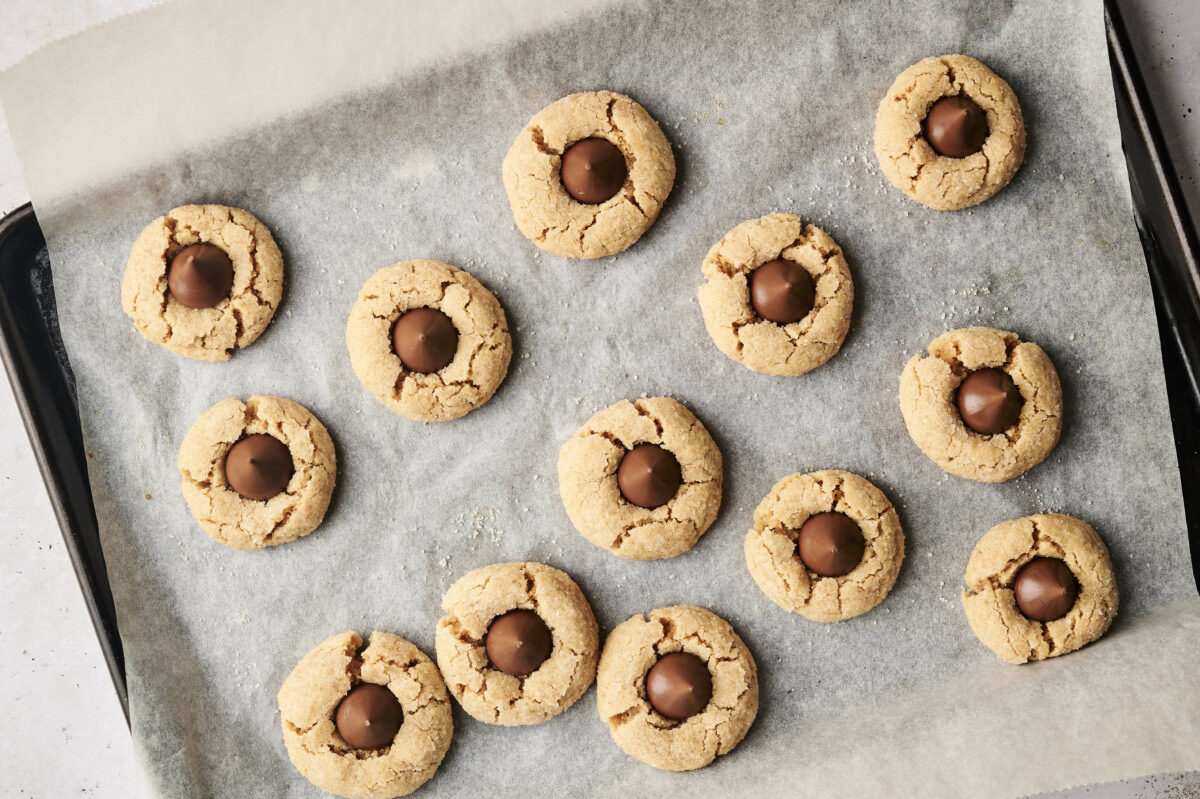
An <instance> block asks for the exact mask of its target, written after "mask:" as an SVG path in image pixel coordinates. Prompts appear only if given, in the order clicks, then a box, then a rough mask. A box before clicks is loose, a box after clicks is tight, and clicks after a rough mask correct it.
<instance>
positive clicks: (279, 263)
mask: <svg viewBox="0 0 1200 799" xmlns="http://www.w3.org/2000/svg"><path fill="white" fill-rule="evenodd" d="M282 296H283V255H282V254H281V253H280V252H279V247H278V246H277V245H276V244H275V239H273V238H272V237H271V232H270V231H269V230H267V228H266V226H265V225H263V223H261V222H259V221H258V220H257V219H255V218H254V216H252V215H251V214H249V213H247V212H246V211H242V210H240V209H238V208H228V207H226V206H224V205H184V206H181V207H179V208H173V209H171V211H169V212H168V213H167V214H166V216H160V217H159V218H158V219H155V220H154V221H153V222H151V223H150V224H149V225H147V226H146V229H145V230H143V231H142V232H141V235H139V236H138V237H137V241H135V242H134V244H133V250H132V252H130V254H129V261H128V263H127V264H126V266H125V277H124V278H123V279H122V281H121V306H122V307H123V308H124V309H125V313H126V314H128V315H129V317H130V318H131V319H133V324H134V326H135V327H136V328H137V330H138V332H139V333H141V334H142V335H143V336H145V337H146V338H147V339H149V340H150V341H153V342H154V343H155V344H158V345H160V346H162V347H165V348H166V349H168V350H170V351H171V352H174V353H176V354H177V355H183V356H186V357H188V358H195V359H197V360H201V361H225V360H228V359H229V357H230V355H232V354H233V351H234V350H235V349H237V348H239V347H245V346H247V345H249V344H251V343H252V342H253V341H254V340H255V339H257V338H258V337H259V336H260V335H262V332H263V331H264V330H266V328H267V325H268V324H269V323H270V321H271V318H272V317H273V316H274V315H275V309H276V308H277V307H278V306H279V300H280V299H281V298H282Z"/></svg>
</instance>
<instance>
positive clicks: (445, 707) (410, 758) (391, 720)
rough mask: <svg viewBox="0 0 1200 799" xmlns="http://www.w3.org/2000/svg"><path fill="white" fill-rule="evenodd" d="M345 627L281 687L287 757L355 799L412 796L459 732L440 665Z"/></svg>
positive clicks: (391, 638)
mask: <svg viewBox="0 0 1200 799" xmlns="http://www.w3.org/2000/svg"><path fill="white" fill-rule="evenodd" d="M362 644H363V641H362V638H360V637H359V635H358V633H355V632H344V633H341V634H340V635H335V636H333V637H332V638H330V639H328V640H326V641H323V642H322V643H320V644H318V645H317V646H316V648H314V649H313V650H312V651H311V652H309V653H308V654H307V655H305V656H304V657H303V658H302V659H301V660H300V662H299V663H297V664H296V668H295V669H293V670H292V673H291V674H290V675H288V678H287V680H285V681H284V683H283V687H282V688H280V689H279V696H278V701H279V714H280V720H281V723H282V727H283V741H284V743H285V744H286V745H287V751H288V757H290V758H291V760H292V763H293V764H294V765H295V766H296V768H297V769H298V770H299V771H300V773H301V774H303V775H304V776H305V777H307V778H308V781H309V782H311V783H312V784H313V785H315V786H317V787H318V788H320V789H321V790H323V791H328V792H329V793H332V794H336V795H338V796H345V797H349V798H350V799H390V797H396V796H407V795H408V794H410V793H412V792H413V791H415V790H416V789H417V788H419V787H421V786H422V785H424V784H425V782H427V781H428V780H429V778H430V777H432V776H433V774H434V772H436V771H437V769H438V766H439V765H440V764H441V762H442V758H443V757H445V756H446V750H447V749H449V748H450V738H451V736H452V735H453V734H454V719H453V717H452V715H451V712H450V697H449V696H448V695H447V694H446V685H445V683H443V682H442V676H441V675H440V674H439V673H438V670H437V666H435V665H433V662H432V661H431V660H430V659H429V658H428V657H426V655H425V653H424V652H422V651H421V650H420V649H417V647H415V646H414V645H413V644H411V643H409V642H408V641H406V640H404V639H403V638H400V637H399V636H396V635H391V634H389V633H380V632H375V633H371V639H370V643H369V644H368V645H367V647H366V648H365V649H364V648H363V646H362Z"/></svg>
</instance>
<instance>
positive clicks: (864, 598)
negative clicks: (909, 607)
mask: <svg viewBox="0 0 1200 799" xmlns="http://www.w3.org/2000/svg"><path fill="white" fill-rule="evenodd" d="M745 552H746V566H747V567H748V568H749V569H750V576H752V577H753V578H754V582H756V583H758V587H759V588H761V589H762V591H763V593H764V594H766V595H767V596H768V597H770V599H771V601H772V602H774V603H775V604H776V605H779V607H781V608H783V609H784V610H790V611H791V612H793V613H799V614H800V615H801V616H804V617H805V618H809V619H812V620H813V621H841V620H843V619H849V618H853V617H854V616H858V615H859V614H862V613H866V612H867V611H868V610H870V609H871V608H873V607H875V606H876V605H878V604H879V603H880V602H882V601H883V598H884V597H885V596H887V594H888V592H889V591H891V590H892V586H893V585H895V583H896V576H897V575H898V574H899V573H900V564H901V563H903V561H904V532H903V531H902V530H901V528H900V518H899V517H898V516H897V515H896V510H895V508H893V507H892V503H891V502H889V501H888V498H887V497H886V496H884V494H883V492H882V491H880V490H879V489H878V488H876V487H875V486H874V485H872V484H871V483H870V482H869V481H868V480H867V479H866V478H863V477H860V476H858V475H857V474H852V473H851V472H843V471H839V470H836V469H829V470H825V471H820V472H812V473H810V474H792V475H788V476H787V477H785V478H783V479H782V480H780V481H779V482H778V483H776V484H775V486H774V487H773V488H772V489H771V493H769V494H767V496H766V497H764V498H763V501H762V502H761V503H759V506H758V508H757V509H755V511H754V528H753V529H752V530H750V532H748V533H747V534H746V542H745Z"/></svg>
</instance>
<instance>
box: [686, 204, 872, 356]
mask: <svg viewBox="0 0 1200 799" xmlns="http://www.w3.org/2000/svg"><path fill="white" fill-rule="evenodd" d="M780 261H782V262H783V263H782V264H780V263H779V262H780ZM777 265H779V266H782V267H784V268H785V269H790V270H791V271H792V272H794V273H795V274H794V275H792V276H790V277H789V276H788V275H787V273H786V272H785V273H784V276H783V277H780V276H779V275H767V274H766V273H765V271H764V270H770V269H772V268H773V267H775V266H777ZM703 269H704V276H705V277H706V278H707V279H708V282H706V283H705V284H704V285H702V286H701V287H700V292H699V295H700V310H701V312H702V313H703V314H704V326H705V327H706V328H707V329H708V334H709V335H710V336H712V340H713V342H714V343H715V344H716V345H717V348H718V349H719V350H721V352H723V353H725V354H726V355H727V356H729V357H730V358H732V359H733V360H735V361H738V362H739V363H741V364H742V365H743V366H746V367H747V368H749V369H753V370H754V371H756V372H762V373H764V374H769V375H780V376H786V377H794V376H797V375H802V374H804V373H805V372H809V371H812V370H813V369H816V368H817V367H818V366H820V365H821V364H823V363H825V362H826V361H828V360H829V359H830V358H832V357H833V356H834V355H835V354H837V351H838V350H839V349H840V348H841V346H842V341H843V340H844V339H845V338H846V331H847V330H849V329H850V315H851V311H852V310H853V308H854V281H853V279H852V278H851V276H850V267H849V266H848V265H847V263H846V258H845V256H844V255H842V250H841V248H840V247H838V245H837V242H835V241H834V240H833V239H832V238H830V236H829V234H827V233H826V232H825V231H823V230H821V229H820V228H818V227H814V226H813V225H805V224H804V222H803V221H801V219H800V217H798V216H796V215H795V214H769V215H767V216H764V217H761V218H759V219H751V220H750V221H748V222H743V223H742V224H740V225H738V226H737V227H735V228H734V229H733V230H731V231H729V232H728V233H727V234H725V237H724V238H723V239H721V240H720V241H719V242H717V243H716V244H714V245H713V247H712V249H711V250H709V251H708V255H707V256H705V258H704V265H703ZM800 270H803V271H802V272H801V271H800ZM794 278H799V280H796V279H794ZM797 306H798V307H797ZM780 312H783V313H784V314H785V315H783V316H780V315H779V313H780ZM767 317H774V321H773V320H772V319H771V318H767Z"/></svg>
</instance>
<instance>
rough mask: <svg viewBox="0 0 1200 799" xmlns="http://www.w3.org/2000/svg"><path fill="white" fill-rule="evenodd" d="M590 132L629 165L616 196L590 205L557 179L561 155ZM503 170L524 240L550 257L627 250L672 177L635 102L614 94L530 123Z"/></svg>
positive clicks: (560, 104)
mask: <svg viewBox="0 0 1200 799" xmlns="http://www.w3.org/2000/svg"><path fill="white" fill-rule="evenodd" d="M593 137H594V138H601V139H606V140H607V141H609V142H611V143H612V144H614V145H616V146H617V147H618V148H619V149H620V150H621V152H622V153H623V154H624V156H625V162H626V166H627V167H628V170H629V174H628V176H627V177H626V179H625V185H624V186H623V187H622V188H621V189H620V190H619V191H618V192H617V193H616V195H614V196H613V197H611V198H609V199H608V200H605V201H604V202H602V203H598V204H595V205H592V204H587V203H581V202H578V201H577V200H575V199H574V198H572V197H571V195H570V194H568V193H567V191H566V189H564V188H563V185H562V180H561V179H560V177H559V170H560V169H561V166H562V154H563V152H564V151H565V150H566V149H567V148H568V147H569V146H570V145H572V144H574V143H575V142H577V141H581V140H582V139H587V138H593ZM503 173H504V187H505V189H506V190H507V192H508V202H509V205H510V206H511V207H512V212H513V219H514V221H515V222H516V224H517V228H518V229H519V230H520V231H521V233H522V234H523V235H524V236H525V237H526V238H527V239H529V240H530V241H532V242H533V243H534V244H536V245H537V246H538V247H540V248H542V249H543V250H545V251H546V252H548V253H551V254H553V255H561V256H564V257H566V258H600V257H603V256H605V255H613V254H614V253H618V252H621V251H622V250H625V249H627V248H629V247H630V246H631V245H632V244H633V243H634V242H636V241H637V240H638V239H639V238H641V237H642V234H644V233H645V232H646V231H647V230H649V228H650V226H651V225H652V224H654V220H655V219H656V218H657V217H658V213H659V211H660V210H661V209H662V205H663V202H665V201H666V199H667V195H668V194H670V193H671V187H672V186H673V185H674V182H675V156H674V154H673V153H672V152H671V144H670V142H668V141H667V138H666V136H664V135H663V132H662V130H661V129H660V128H659V126H658V123H657V122H655V121H654V119H653V118H652V117H651V116H650V115H649V114H648V113H647V112H646V109H644V108H642V107H641V106H640V105H638V104H637V103H636V102H634V101H633V100H631V99H630V98H628V97H626V96H625V95H622V94H617V93H615V92H607V91H601V92H583V93H580V94H572V95H570V96H568V97H564V98H562V99H561V100H558V101H556V102H554V103H551V104H550V105H548V106H546V107H545V108H543V109H542V110H541V111H539V112H538V113H537V114H535V115H534V116H533V118H532V119H531V120H529V123H528V124H527V125H526V126H525V128H524V130H522V131H521V132H520V133H519V134H518V135H517V138H516V141H514V142H513V145H512V147H511V148H510V149H509V151H508V154H507V155H506V156H505V157H504V166H503Z"/></svg>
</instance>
